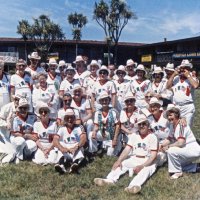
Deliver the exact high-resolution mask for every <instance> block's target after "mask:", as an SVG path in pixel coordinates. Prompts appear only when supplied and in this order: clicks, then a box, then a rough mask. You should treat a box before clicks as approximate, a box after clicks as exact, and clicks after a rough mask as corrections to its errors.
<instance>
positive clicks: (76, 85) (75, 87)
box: [73, 83, 83, 92]
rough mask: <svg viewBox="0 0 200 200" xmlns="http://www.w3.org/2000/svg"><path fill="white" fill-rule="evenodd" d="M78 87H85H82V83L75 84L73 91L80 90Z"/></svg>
mask: <svg viewBox="0 0 200 200" xmlns="http://www.w3.org/2000/svg"><path fill="white" fill-rule="evenodd" d="M78 89H81V90H82V89H83V88H82V87H81V85H80V84H77V83H76V84H74V87H73V92H74V91H75V90H78Z"/></svg>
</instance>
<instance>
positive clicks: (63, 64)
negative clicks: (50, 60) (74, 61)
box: [58, 60, 67, 67]
mask: <svg viewBox="0 0 200 200" xmlns="http://www.w3.org/2000/svg"><path fill="white" fill-rule="evenodd" d="M60 66H67V65H66V62H65V61H64V60H60V61H59V63H58V67H60Z"/></svg>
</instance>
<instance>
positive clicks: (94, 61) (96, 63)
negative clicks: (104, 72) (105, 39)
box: [88, 60, 100, 70]
mask: <svg viewBox="0 0 200 200" xmlns="http://www.w3.org/2000/svg"><path fill="white" fill-rule="evenodd" d="M91 66H97V67H98V68H99V67H100V64H99V63H98V62H97V61H96V60H92V61H91V63H90V64H89V65H88V70H90V67H91Z"/></svg>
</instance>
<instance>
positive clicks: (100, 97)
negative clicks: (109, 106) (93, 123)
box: [98, 91, 110, 102]
mask: <svg viewBox="0 0 200 200" xmlns="http://www.w3.org/2000/svg"><path fill="white" fill-rule="evenodd" d="M108 97H109V98H110V96H109V94H108V93H107V92H106V91H102V92H101V93H100V95H99V98H98V102H99V101H100V100H101V99H105V98H108Z"/></svg>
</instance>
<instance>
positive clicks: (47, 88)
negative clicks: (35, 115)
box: [32, 73, 59, 119]
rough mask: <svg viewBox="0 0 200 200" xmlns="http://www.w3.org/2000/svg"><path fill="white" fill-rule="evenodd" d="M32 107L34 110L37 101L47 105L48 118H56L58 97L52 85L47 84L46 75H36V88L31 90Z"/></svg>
mask: <svg viewBox="0 0 200 200" xmlns="http://www.w3.org/2000/svg"><path fill="white" fill-rule="evenodd" d="M32 101H33V107H34V109H36V106H37V103H38V101H41V102H44V103H47V104H48V106H49V108H50V111H51V112H50V117H51V118H54V119H56V118H57V109H58V104H59V97H58V93H57V91H56V88H55V86H54V85H49V84H48V83H47V74H46V73H39V74H38V86H37V87H35V88H34V89H33V94H32Z"/></svg>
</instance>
